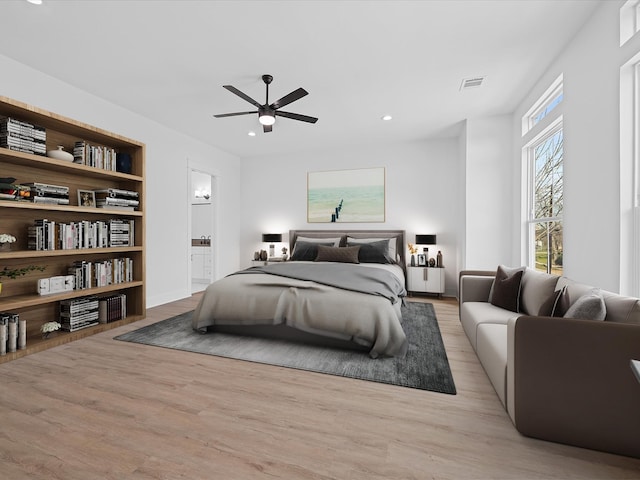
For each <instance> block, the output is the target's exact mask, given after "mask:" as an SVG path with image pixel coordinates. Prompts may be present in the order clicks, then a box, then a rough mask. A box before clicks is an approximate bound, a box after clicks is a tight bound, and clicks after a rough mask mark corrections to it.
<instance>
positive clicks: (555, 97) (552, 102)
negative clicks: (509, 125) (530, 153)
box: [522, 0, 640, 135]
mask: <svg viewBox="0 0 640 480" xmlns="http://www.w3.org/2000/svg"><path fill="white" fill-rule="evenodd" d="M639 1H640V0H639ZM562 85H563V84H562V75H560V76H559V77H558V78H557V79H556V80H555V82H553V84H552V85H551V87H549V89H548V90H547V91H546V92H545V93H544V94H543V95H542V97H540V99H539V100H538V101H537V102H536V103H535V104H534V105H533V107H531V109H530V110H529V111H528V112H527V113H526V114H525V115H524V117H522V134H523V135H524V134H525V133H527V132H528V131H529V130H531V129H532V128H533V127H535V126H536V125H537V124H538V123H539V122H540V121H541V120H542V119H543V118H545V117H547V116H548V115H549V114H550V113H551V112H552V111H553V109H555V108H556V107H557V106H558V105H559V104H560V102H562V99H563V98H564V92H563V90H562Z"/></svg>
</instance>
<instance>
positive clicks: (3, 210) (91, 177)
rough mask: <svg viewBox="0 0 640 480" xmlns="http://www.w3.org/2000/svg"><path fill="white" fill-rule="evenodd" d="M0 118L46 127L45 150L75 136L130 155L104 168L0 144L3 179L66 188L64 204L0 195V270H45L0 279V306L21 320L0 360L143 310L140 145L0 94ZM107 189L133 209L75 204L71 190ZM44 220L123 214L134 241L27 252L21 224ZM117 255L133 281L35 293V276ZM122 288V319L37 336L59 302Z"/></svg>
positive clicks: (69, 146) (71, 142)
mask: <svg viewBox="0 0 640 480" xmlns="http://www.w3.org/2000/svg"><path fill="white" fill-rule="evenodd" d="M0 116H8V117H12V118H14V119H16V120H19V121H23V122H28V123H31V124H33V125H37V126H39V127H43V128H44V129H45V131H46V145H45V147H46V151H49V150H55V149H56V147H57V146H58V145H62V146H63V147H64V149H65V150H66V151H68V152H72V151H73V148H74V146H75V144H76V142H78V141H84V142H87V143H89V144H91V145H95V146H102V147H108V148H109V149H114V150H115V151H116V152H118V153H127V154H128V155H129V156H130V157H131V173H123V172H118V171H113V170H105V169H102V168H97V167H93V166H88V165H82V164H77V163H74V162H67V161H63V160H57V159H54V158H49V157H46V156H41V155H35V154H31V153H23V152H17V151H13V150H10V149H8V148H2V147H0V164H1V165H2V172H1V174H2V177H12V178H15V179H16V182H15V183H17V184H25V183H33V182H37V183H45V184H52V185H64V186H66V187H68V188H69V205H56V204H47V203H32V202H29V201H11V200H0V218H1V219H2V222H1V223H2V224H1V230H0V233H8V234H11V235H13V236H15V237H16V238H17V241H16V243H14V244H12V247H13V248H14V249H15V250H12V251H0V270H3V269H4V267H8V268H10V269H11V268H16V269H21V268H26V267H31V266H36V267H44V268H45V270H44V271H40V270H38V269H36V270H30V271H28V272H27V274H26V275H23V276H20V277H17V278H15V279H7V278H6V277H0V282H1V283H2V291H1V293H0V312H12V313H17V314H18V315H19V316H20V320H26V322H27V348H26V349H24V350H19V351H17V352H15V353H8V354H7V355H3V356H0V363H3V362H6V361H9V360H12V359H15V358H19V357H22V356H24V355H28V354H30V353H35V352H38V351H42V350H45V349H47V348H51V347H53V346H56V345H60V344H62V343H67V342H70V341H73V340H75V339H78V338H83V337H86V336H88V335H92V334H94V333H97V332H101V331H104V330H106V329H109V328H113V327H116V326H119V325H123V324H125V323H129V322H133V321H136V320H139V319H141V318H144V317H145V315H146V291H145V290H146V287H145V277H146V268H145V261H146V260H145V243H146V239H145V232H146V228H145V213H144V210H145V203H144V202H145V173H144V172H145V145H144V143H141V142H138V141H136V140H132V139H130V138H127V137H124V136H122V135H119V134H116V133H112V132H108V131H106V130H102V129H100V128H97V127H94V126H91V125H88V124H85V123H82V122H78V121H76V120H73V119H70V118H66V117H63V116H61V115H58V114H55V113H53V112H49V111H46V110H42V109H39V108H37V107H33V106H30V105H26V104H24V103H21V102H18V101H15V100H12V99H9V98H7V97H2V96H0ZM107 188H115V189H123V190H131V191H135V192H138V199H139V207H138V209H137V210H122V209H103V208H94V207H83V206H79V205H78V195H77V194H78V190H103V189H107ZM43 218H46V219H48V220H50V221H52V222H55V223H56V225H57V224H59V223H69V222H79V221H83V220H88V221H91V222H94V221H98V220H100V221H105V222H108V221H109V220H111V219H120V218H125V219H130V220H133V221H134V228H135V232H134V236H135V246H130V247H111V248H88V249H73V250H44V251H37V250H29V249H28V245H29V242H28V229H29V227H30V226H33V225H34V221H35V220H39V219H43ZM117 257H129V258H131V259H132V260H133V279H134V281H132V282H127V283H119V284H113V285H108V286H104V287H98V288H91V289H85V290H73V291H71V292H64V293H59V294H51V295H38V293H37V284H38V280H39V279H41V278H49V277H53V276H58V275H67V274H68V271H69V267H71V266H72V264H73V262H75V261H80V260H83V261H87V262H92V263H93V262H102V261H105V260H110V259H112V258H117ZM117 292H123V293H126V302H127V313H128V315H129V316H128V317H127V318H126V319H124V320H120V321H117V322H113V323H108V324H99V325H97V326H93V327H89V328H86V329H82V330H79V331H76V332H71V333H65V332H56V334H55V336H54V337H53V338H50V339H46V340H44V339H42V335H41V333H40V327H41V326H42V324H43V323H45V322H49V321H53V320H58V319H59V308H60V307H59V302H60V301H61V300H68V299H74V298H80V297H85V296H92V295H97V296H104V295H108V294H112V293H117Z"/></svg>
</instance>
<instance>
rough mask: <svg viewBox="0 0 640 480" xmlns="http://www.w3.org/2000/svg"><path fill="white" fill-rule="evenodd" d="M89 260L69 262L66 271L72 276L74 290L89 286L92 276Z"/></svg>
mask: <svg viewBox="0 0 640 480" xmlns="http://www.w3.org/2000/svg"><path fill="white" fill-rule="evenodd" d="M91 270H92V268H91V262H85V261H84V260H77V261H75V262H73V263H72V264H71V266H70V267H69V268H68V270H67V273H68V274H69V275H73V276H74V281H75V283H74V287H73V288H74V290H84V289H86V288H91V286H92V278H93V275H91Z"/></svg>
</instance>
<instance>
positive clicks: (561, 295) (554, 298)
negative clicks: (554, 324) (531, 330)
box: [538, 287, 568, 317]
mask: <svg viewBox="0 0 640 480" xmlns="http://www.w3.org/2000/svg"><path fill="white" fill-rule="evenodd" d="M566 288H567V287H563V288H562V289H561V290H556V291H555V292H553V293H552V294H551V295H550V296H549V297H548V298H547V299H546V300H545V301H544V302H542V305H540V310H539V311H538V315H539V316H540V317H562V316H563V315H564V312H565V311H566V310H567V308H566V307H565V308H563V302H562V300H563V299H566V298H568V297H567V296H566Z"/></svg>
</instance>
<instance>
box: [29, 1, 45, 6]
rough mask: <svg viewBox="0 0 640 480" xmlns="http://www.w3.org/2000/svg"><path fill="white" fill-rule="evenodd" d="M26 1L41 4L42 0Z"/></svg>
mask: <svg viewBox="0 0 640 480" xmlns="http://www.w3.org/2000/svg"><path fill="white" fill-rule="evenodd" d="M27 2H29V3H32V4H34V5H42V0H27Z"/></svg>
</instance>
